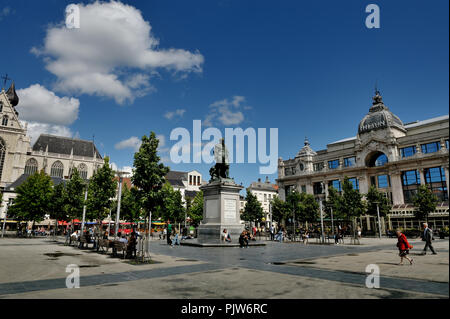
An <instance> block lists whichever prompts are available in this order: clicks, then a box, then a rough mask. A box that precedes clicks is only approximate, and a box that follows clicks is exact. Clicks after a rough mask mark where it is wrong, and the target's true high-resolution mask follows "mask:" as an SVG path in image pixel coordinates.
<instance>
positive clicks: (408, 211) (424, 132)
mask: <svg viewBox="0 0 450 319" xmlns="http://www.w3.org/2000/svg"><path fill="white" fill-rule="evenodd" d="M448 156H449V116H448V115H444V116H440V117H436V118H432V119H428V120H424V121H417V122H413V123H407V124H403V122H402V121H401V120H400V119H399V118H398V117H397V116H396V115H394V114H393V113H392V112H391V111H390V110H389V108H388V107H387V106H386V105H385V104H384V103H383V100H382V97H381V95H380V93H379V92H378V91H377V92H376V94H375V96H374V97H373V105H372V106H371V107H370V109H369V113H368V114H367V115H366V116H365V117H364V118H363V119H362V120H361V122H360V123H359V126H358V133H357V135H356V136H355V137H351V138H346V139H343V140H340V141H336V142H333V143H330V144H328V145H327V149H325V150H319V151H314V150H313V149H312V148H311V145H310V143H309V141H308V140H305V145H304V147H303V148H302V149H301V150H300V151H299V152H298V154H297V155H296V156H295V158H293V159H288V160H283V159H282V158H280V159H279V161H278V180H277V182H278V185H279V195H280V198H282V199H285V197H286V194H287V193H288V192H290V191H292V190H294V189H295V190H297V191H300V192H306V193H309V194H313V195H314V196H315V197H316V199H317V200H323V199H325V197H326V196H327V194H328V188H329V187H330V186H333V187H334V188H336V189H337V190H338V191H341V185H342V182H343V179H344V177H345V176H347V177H349V178H350V181H351V182H352V183H353V186H354V188H357V189H359V191H360V192H361V193H367V192H368V190H369V187H370V186H371V185H374V186H376V187H377V188H378V190H380V191H382V192H383V193H385V194H386V196H387V197H388V198H389V199H390V201H391V204H392V210H391V213H390V214H389V215H388V216H387V218H386V219H383V220H382V226H383V228H384V229H386V228H389V229H395V228H398V227H401V228H404V229H405V228H413V227H418V226H419V221H417V220H415V219H414V215H413V211H414V209H415V208H414V207H413V204H412V198H413V196H414V194H415V193H416V191H417V188H418V187H419V185H421V184H425V185H427V186H428V187H429V188H430V189H431V190H432V191H433V193H434V194H435V195H436V196H437V197H438V199H439V204H438V207H437V209H436V211H435V212H434V213H432V214H431V216H430V222H431V224H432V226H434V227H435V228H436V229H437V228H442V227H444V226H448V216H449V215H448V209H449V205H448V203H449V200H448V198H449V193H448V191H449V184H448V183H449V182H448V181H449V157H448ZM359 223H360V224H361V225H362V226H363V228H364V229H366V230H374V228H375V226H376V221H375V219H374V218H373V217H369V216H364V217H362V218H361V219H360V221H359Z"/></svg>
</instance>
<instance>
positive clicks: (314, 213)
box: [297, 193, 319, 223]
mask: <svg viewBox="0 0 450 319" xmlns="http://www.w3.org/2000/svg"><path fill="white" fill-rule="evenodd" d="M317 218H319V204H318V203H317V201H316V199H315V198H314V196H313V195H311V194H306V193H300V207H299V214H298V217H297V220H298V221H300V222H302V223H304V222H309V223H314V222H316V221H317Z"/></svg>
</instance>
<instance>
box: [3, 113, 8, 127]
mask: <svg viewBox="0 0 450 319" xmlns="http://www.w3.org/2000/svg"><path fill="white" fill-rule="evenodd" d="M2 125H3V126H8V116H7V115H4V116H3V119H2Z"/></svg>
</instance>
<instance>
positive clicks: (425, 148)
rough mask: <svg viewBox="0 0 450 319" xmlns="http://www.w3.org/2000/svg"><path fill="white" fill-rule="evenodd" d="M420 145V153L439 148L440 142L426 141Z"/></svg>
mask: <svg viewBox="0 0 450 319" xmlns="http://www.w3.org/2000/svg"><path fill="white" fill-rule="evenodd" d="M421 147H422V153H424V154H427V153H434V152H437V151H439V150H440V149H441V143H439V142H433V143H427V144H422V145H421Z"/></svg>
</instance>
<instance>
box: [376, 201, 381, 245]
mask: <svg viewBox="0 0 450 319" xmlns="http://www.w3.org/2000/svg"><path fill="white" fill-rule="evenodd" d="M374 203H375V204H377V217H378V234H379V237H380V239H381V222H380V207H379V202H374Z"/></svg>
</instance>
